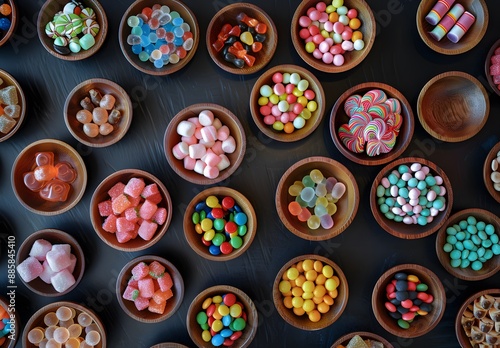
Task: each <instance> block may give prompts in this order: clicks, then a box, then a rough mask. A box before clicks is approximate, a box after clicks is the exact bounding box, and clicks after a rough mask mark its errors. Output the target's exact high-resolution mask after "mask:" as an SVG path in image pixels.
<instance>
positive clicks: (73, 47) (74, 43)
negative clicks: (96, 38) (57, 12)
mask: <svg viewBox="0 0 500 348" xmlns="http://www.w3.org/2000/svg"><path fill="white" fill-rule="evenodd" d="M81 49H82V46H80V39H78V38H77V37H73V38H71V40H69V50H70V51H71V52H73V53H78V52H80V51H81Z"/></svg>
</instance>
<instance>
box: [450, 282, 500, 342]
mask: <svg viewBox="0 0 500 348" xmlns="http://www.w3.org/2000/svg"><path fill="white" fill-rule="evenodd" d="M483 295H490V296H493V297H495V298H496V299H497V301H500V300H499V298H500V289H486V290H481V291H479V292H477V293H475V294H473V295H471V296H470V297H469V298H467V300H465V301H464V303H463V304H462V306H461V307H460V309H459V310H458V312H457V316H456V318H455V335H456V337H457V340H458V343H459V344H460V347H462V348H473V346H472V344H471V342H470V341H469V337H467V334H466V332H465V330H464V328H463V325H462V316H463V315H464V312H465V311H466V310H467V311H471V307H472V306H473V305H474V301H475V300H476V299H479V298H481V296H483ZM486 317H489V316H488V315H486ZM493 330H494V329H493Z"/></svg>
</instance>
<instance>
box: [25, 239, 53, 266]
mask: <svg viewBox="0 0 500 348" xmlns="http://www.w3.org/2000/svg"><path fill="white" fill-rule="evenodd" d="M50 249H52V244H50V242H48V241H46V240H45V239H37V240H35V242H34V243H33V245H32V246H31V250H30V254H29V255H30V256H33V257H34V258H36V259H37V260H39V261H44V260H45V255H46V254H47V253H48V252H49V251H50Z"/></svg>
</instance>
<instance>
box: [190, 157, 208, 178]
mask: <svg viewBox="0 0 500 348" xmlns="http://www.w3.org/2000/svg"><path fill="white" fill-rule="evenodd" d="M206 166H207V165H206V164H205V162H203V161H202V160H197V161H196V163H195V165H194V169H193V170H194V171H195V172H196V173H198V174H201V175H203V171H204V170H205V167H206Z"/></svg>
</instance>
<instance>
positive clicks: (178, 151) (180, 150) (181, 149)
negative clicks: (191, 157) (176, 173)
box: [172, 141, 190, 159]
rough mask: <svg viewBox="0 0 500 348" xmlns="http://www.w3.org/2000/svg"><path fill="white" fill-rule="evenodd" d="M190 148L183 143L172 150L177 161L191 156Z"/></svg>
mask: <svg viewBox="0 0 500 348" xmlns="http://www.w3.org/2000/svg"><path fill="white" fill-rule="evenodd" d="M189 146H190V145H188V144H187V143H185V142H183V141H181V142H180V143H177V144H175V146H174V147H173V148H172V154H173V155H174V157H175V158H177V159H183V158H184V157H186V156H187V155H188V154H189Z"/></svg>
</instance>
